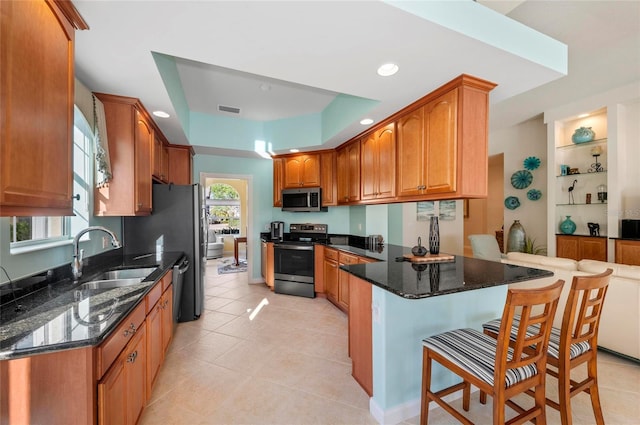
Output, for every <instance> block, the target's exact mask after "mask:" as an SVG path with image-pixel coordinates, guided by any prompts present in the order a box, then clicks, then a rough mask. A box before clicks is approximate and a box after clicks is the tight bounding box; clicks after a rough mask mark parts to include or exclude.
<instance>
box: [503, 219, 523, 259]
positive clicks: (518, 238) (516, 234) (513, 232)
mask: <svg viewBox="0 0 640 425" xmlns="http://www.w3.org/2000/svg"><path fill="white" fill-rule="evenodd" d="M525 236H526V234H525V232H524V227H522V224H520V220H514V221H513V224H512V225H511V227H510V228H509V235H508V236H507V252H524V239H525Z"/></svg>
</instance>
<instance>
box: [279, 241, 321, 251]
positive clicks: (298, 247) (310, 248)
mask: <svg viewBox="0 0 640 425" xmlns="http://www.w3.org/2000/svg"><path fill="white" fill-rule="evenodd" d="M273 247H274V248H278V249H292V250H295V251H313V245H280V244H277V243H274V244H273Z"/></svg>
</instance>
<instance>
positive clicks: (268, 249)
mask: <svg viewBox="0 0 640 425" xmlns="http://www.w3.org/2000/svg"><path fill="white" fill-rule="evenodd" d="M261 250H262V256H261V263H260V270H261V273H262V278H263V279H264V282H265V283H266V284H267V286H268V287H269V288H270V289H271V290H272V291H273V288H274V285H275V276H274V271H273V261H274V259H273V242H265V241H262V242H261Z"/></svg>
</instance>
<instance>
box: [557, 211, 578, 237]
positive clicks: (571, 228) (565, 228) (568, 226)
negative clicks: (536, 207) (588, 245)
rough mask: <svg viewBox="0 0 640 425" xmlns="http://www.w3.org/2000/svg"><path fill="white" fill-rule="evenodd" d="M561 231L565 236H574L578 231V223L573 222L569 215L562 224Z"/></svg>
mask: <svg viewBox="0 0 640 425" xmlns="http://www.w3.org/2000/svg"><path fill="white" fill-rule="evenodd" d="M560 231H561V232H562V233H564V234H565V235H573V232H575V231H576V223H574V222H573V220H571V216H570V215H568V216H567V218H565V219H564V221H563V222H562V223H560Z"/></svg>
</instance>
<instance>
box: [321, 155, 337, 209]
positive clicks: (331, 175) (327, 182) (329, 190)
mask: <svg viewBox="0 0 640 425" xmlns="http://www.w3.org/2000/svg"><path fill="white" fill-rule="evenodd" d="M320 187H321V188H322V205H323V206H332V205H338V197H337V190H336V189H337V184H336V153H335V152H334V151H326V152H322V153H321V154H320Z"/></svg>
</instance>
